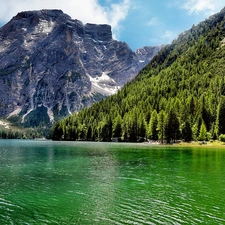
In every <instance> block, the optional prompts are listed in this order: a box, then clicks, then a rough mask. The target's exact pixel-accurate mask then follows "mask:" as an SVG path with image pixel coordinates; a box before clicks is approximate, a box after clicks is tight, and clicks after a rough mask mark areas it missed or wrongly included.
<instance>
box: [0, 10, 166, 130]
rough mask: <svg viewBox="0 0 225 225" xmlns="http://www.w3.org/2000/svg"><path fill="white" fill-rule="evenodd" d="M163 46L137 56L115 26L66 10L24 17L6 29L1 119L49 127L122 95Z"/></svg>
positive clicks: (0, 65) (0, 57)
mask: <svg viewBox="0 0 225 225" xmlns="http://www.w3.org/2000/svg"><path fill="white" fill-rule="evenodd" d="M161 48H162V46H157V47H144V48H141V49H138V50H137V51H135V52H133V51H132V50H131V49H130V48H129V46H128V45H127V44H126V43H124V42H119V41H116V40H114V39H113V38H112V32H111V27H110V26H109V25H96V24H85V25H84V24H82V22H81V21H79V20H73V19H71V18H70V17H69V16H68V15H66V14H64V13H63V12H62V11H61V10H41V11H27V12H21V13H18V14H17V15H16V16H15V17H13V18H12V19H11V20H10V21H9V22H8V23H7V24H6V25H4V26H3V27H1V28H0V116H1V117H5V118H8V119H11V121H14V122H17V123H19V122H22V123H23V124H25V125H26V126H38V125H40V124H42V125H46V124H49V123H52V122H53V121H55V120H57V119H59V118H61V117H64V116H66V115H68V114H71V113H72V112H77V111H79V110H80V109H81V108H83V107H88V106H90V105H92V104H93V102H96V101H99V100H101V99H103V98H105V97H106V96H109V95H111V94H114V93H116V92H117V91H118V90H119V89H120V88H121V87H122V86H123V85H124V84H125V83H127V82H128V81H130V80H131V79H133V78H134V77H135V76H136V75H137V73H138V72H139V71H140V70H141V69H142V68H143V67H144V66H145V65H146V64H147V63H148V62H149V61H150V60H151V59H152V58H153V57H154V56H155V55H156V54H157V53H158V51H159V50H160V49H161Z"/></svg>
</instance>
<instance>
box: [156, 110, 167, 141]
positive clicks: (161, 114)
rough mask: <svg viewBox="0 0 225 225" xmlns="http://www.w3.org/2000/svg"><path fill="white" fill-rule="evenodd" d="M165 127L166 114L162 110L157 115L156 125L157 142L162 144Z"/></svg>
mask: <svg viewBox="0 0 225 225" xmlns="http://www.w3.org/2000/svg"><path fill="white" fill-rule="evenodd" d="M165 125H166V113H165V111H164V110H161V111H160V112H159V114H158V125H157V130H158V132H159V133H158V135H159V140H160V141H161V143H163V141H164V138H165Z"/></svg>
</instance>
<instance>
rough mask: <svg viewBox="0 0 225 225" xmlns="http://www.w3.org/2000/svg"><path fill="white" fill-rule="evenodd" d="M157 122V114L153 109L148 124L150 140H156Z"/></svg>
mask: <svg viewBox="0 0 225 225" xmlns="http://www.w3.org/2000/svg"><path fill="white" fill-rule="evenodd" d="M157 124H158V114H157V112H156V110H154V111H153V112H152V113H151V119H150V123H149V126H148V138H149V139H150V140H154V141H156V140H158V130H157Z"/></svg>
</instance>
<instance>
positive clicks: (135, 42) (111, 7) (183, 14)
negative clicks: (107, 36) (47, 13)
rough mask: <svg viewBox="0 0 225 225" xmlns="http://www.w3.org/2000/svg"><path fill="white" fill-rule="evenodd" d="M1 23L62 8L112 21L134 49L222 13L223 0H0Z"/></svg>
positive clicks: (166, 39)
mask: <svg viewBox="0 0 225 225" xmlns="http://www.w3.org/2000/svg"><path fill="white" fill-rule="evenodd" d="M0 5H1V7H0V26H1V25H3V24H5V23H6V22H8V21H9V20H10V19H11V18H12V17H13V16H14V15H16V14H17V13H18V12H20V11H26V10H39V9H62V10H63V11H64V12H65V13H67V14H68V15H70V16H71V17H72V18H73V19H79V20H81V21H82V22H83V23H88V22H89V23H98V24H110V25H111V26H112V30H113V37H114V38H115V39H117V40H119V41H125V42H126V43H128V45H129V46H130V47H131V48H132V49H133V50H135V49H137V48H139V47H143V46H154V45H160V44H169V43H171V41H172V40H173V39H175V38H176V37H177V36H178V35H179V34H180V33H181V32H183V31H184V30H188V29H190V28H191V27H192V25H193V24H195V25H197V24H198V23H199V22H201V21H203V20H205V19H206V18H208V17H209V16H210V15H212V14H214V13H216V12H219V11H220V10H221V9H222V8H223V7H224V6H225V2H224V0H217V1H215V0H82V1H80V0H63V1H62V0H32V1H30V0H7V1H5V0H0Z"/></svg>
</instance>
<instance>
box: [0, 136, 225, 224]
mask: <svg viewBox="0 0 225 225" xmlns="http://www.w3.org/2000/svg"><path fill="white" fill-rule="evenodd" d="M0 169H1V173H0V181H1V182H0V224H200V223H202V224H224V223H225V199H224V194H225V188H224V187H225V179H224V174H225V151H224V150H223V149H220V150H217V149H206V148H203V147H201V148H196V149H193V148H178V147H175V148H174V147H171V146H169V147H160V146H154V147H152V146H147V145H140V144H139V145H137V144H124V143H122V144H116V143H82V142H80V143H79V142H76V143H72V142H51V141H21V140H20V141H12V140H10V141H7V140H0Z"/></svg>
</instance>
